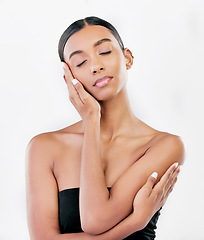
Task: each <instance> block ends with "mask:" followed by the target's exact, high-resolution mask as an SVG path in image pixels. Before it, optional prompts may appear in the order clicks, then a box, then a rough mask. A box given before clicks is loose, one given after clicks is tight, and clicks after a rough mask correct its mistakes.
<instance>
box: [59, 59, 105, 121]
mask: <svg viewBox="0 0 204 240" xmlns="http://www.w3.org/2000/svg"><path fill="white" fill-rule="evenodd" d="M62 67H63V69H64V79H65V81H66V84H67V87H68V92H69V100H70V101H71V103H72V104H73V105H74V107H75V108H76V110H77V111H78V113H79V114H80V116H81V118H82V120H83V121H84V122H86V121H87V120H88V119H89V118H90V117H92V116H97V117H100V116H101V114H100V111H101V110H100V104H99V103H98V102H97V101H96V100H95V99H94V98H93V97H92V96H91V95H90V94H89V93H88V92H87V91H86V90H85V89H84V87H83V85H82V84H81V83H80V82H79V81H78V80H76V79H74V77H73V75H72V72H71V69H70V67H69V66H68V64H67V63H65V62H62ZM74 83H75V84H74Z"/></svg>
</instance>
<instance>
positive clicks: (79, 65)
mask: <svg viewBox="0 0 204 240" xmlns="http://www.w3.org/2000/svg"><path fill="white" fill-rule="evenodd" d="M85 62H86V60H84V61H83V62H82V63H80V64H78V65H76V67H81V65H82V64H84V63H85Z"/></svg>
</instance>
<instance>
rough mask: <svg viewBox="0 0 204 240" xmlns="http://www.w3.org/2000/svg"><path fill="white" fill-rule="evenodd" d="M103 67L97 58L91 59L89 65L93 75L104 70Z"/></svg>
mask: <svg viewBox="0 0 204 240" xmlns="http://www.w3.org/2000/svg"><path fill="white" fill-rule="evenodd" d="M104 69H105V67H104V65H103V63H102V62H100V61H97V60H95V61H92V65H91V72H92V74H94V75H95V74H97V73H100V72H102V71H104Z"/></svg>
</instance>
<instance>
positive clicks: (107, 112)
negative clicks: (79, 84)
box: [100, 86, 136, 140]
mask: <svg viewBox="0 0 204 240" xmlns="http://www.w3.org/2000/svg"><path fill="white" fill-rule="evenodd" d="M100 106H101V120H100V127H101V128H100V132H101V137H102V138H103V139H104V140H112V139H114V138H115V137H117V136H119V135H121V134H123V133H125V132H127V130H128V129H131V125H133V124H134V123H135V120H136V117H135V115H134V113H133V112H132V110H131V107H130V102H129V99H128V95H127V89H126V86H124V87H123V89H121V91H120V92H119V93H118V94H117V95H116V96H115V97H113V98H111V99H108V100H105V101H101V102H100Z"/></svg>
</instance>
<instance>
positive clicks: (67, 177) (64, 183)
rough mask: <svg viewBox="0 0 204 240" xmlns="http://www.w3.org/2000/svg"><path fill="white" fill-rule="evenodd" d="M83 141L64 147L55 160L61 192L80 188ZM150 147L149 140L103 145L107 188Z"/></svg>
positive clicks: (130, 140)
mask: <svg viewBox="0 0 204 240" xmlns="http://www.w3.org/2000/svg"><path fill="white" fill-rule="evenodd" d="M82 143H83V139H78V141H77V142H72V146H70V144H69V146H66V145H65V146H63V147H62V150H61V151H60V153H59V154H58V157H57V159H56V160H55V164H54V165H55V167H54V174H55V177H56V180H57V184H58V188H59V191H61V190H63V189H68V188H74V187H79V186H80V166H81V150H82ZM148 147H149V141H148V140H147V139H121V140H120V141H117V142H112V143H101V162H102V166H103V169H104V175H105V180H106V185H107V186H112V185H113V184H114V183H115V182H116V181H117V179H118V178H119V177H120V176H121V175H122V174H123V173H124V172H125V171H126V170H127V169H128V168H129V167H130V166H131V165H132V164H134V163H135V162H136V161H137V160H138V159H140V158H141V157H142V156H143V155H144V154H145V152H146V151H147V149H148Z"/></svg>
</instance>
